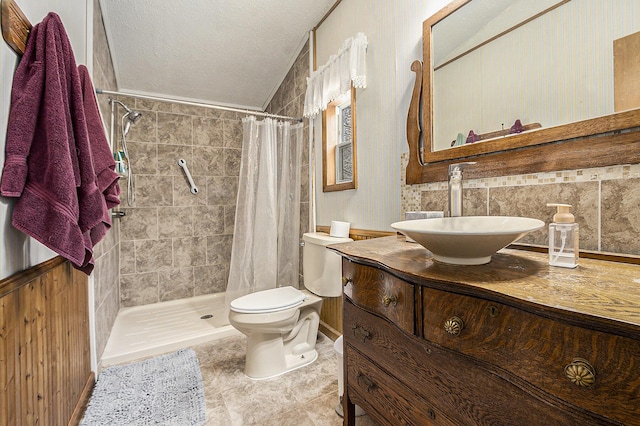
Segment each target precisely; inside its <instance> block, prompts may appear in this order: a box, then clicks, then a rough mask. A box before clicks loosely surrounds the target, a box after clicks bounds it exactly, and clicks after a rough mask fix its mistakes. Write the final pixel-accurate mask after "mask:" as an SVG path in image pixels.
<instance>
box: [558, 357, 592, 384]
mask: <svg viewBox="0 0 640 426" xmlns="http://www.w3.org/2000/svg"><path fill="white" fill-rule="evenodd" d="M564 374H566V376H567V378H568V379H569V380H571V381H572V382H573V383H575V384H576V385H578V386H580V387H582V388H588V387H589V386H593V384H594V383H595V382H596V369H595V368H593V365H591V364H589V361H587V360H586V359H582V358H574V359H573V362H572V363H571V364H569V365H567V366H566V367H565V368H564Z"/></svg>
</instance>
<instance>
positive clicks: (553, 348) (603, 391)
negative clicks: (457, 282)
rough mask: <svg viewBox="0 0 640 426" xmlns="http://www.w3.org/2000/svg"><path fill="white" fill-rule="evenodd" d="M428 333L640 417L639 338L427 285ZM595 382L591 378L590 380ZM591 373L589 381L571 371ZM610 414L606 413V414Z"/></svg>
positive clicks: (562, 391)
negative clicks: (579, 379) (575, 379)
mask: <svg viewBox="0 0 640 426" xmlns="http://www.w3.org/2000/svg"><path fill="white" fill-rule="evenodd" d="M422 297H423V324H422V326H423V335H424V338H425V339H426V340H428V341H431V342H434V343H437V344H439V345H442V346H444V347H447V348H451V349H454V350H456V351H459V352H461V353H464V354H466V355H470V356H472V357H475V358H477V359H480V360H483V361H486V362H488V363H491V364H493V365H497V366H498V367H500V368H502V369H504V370H507V371H509V372H511V373H513V374H515V375H516V376H518V377H520V378H521V379H522V380H524V381H526V382H528V383H531V384H533V385H534V386H536V387H538V388H540V389H542V390H543V391H545V392H548V393H549V394H551V395H554V396H556V397H558V398H560V399H562V400H564V401H567V402H569V403H571V404H574V405H576V406H579V407H582V408H585V409H587V410H589V411H592V412H594V413H599V414H600V415H602V416H604V417H606V418H607V419H611V420H612V421H619V422H622V423H628V422H629V421H630V420H629V419H636V420H637V419H638V418H640V404H639V403H638V401H640V374H639V373H638V371H640V342H639V341H638V340H634V339H629V338H625V337H620V336H616V335H611V334H607V333H602V332H598V331H593V330H588V329H586V328H582V327H578V326H574V325H570V324H565V323H562V322H560V321H556V320H553V319H550V318H545V317H541V316H538V315H535V314H532V313H529V312H525V311H522V310H520V309H517V308H513V307H509V306H506V305H502V304H499V303H494V302H491V301H487V300H484V299H478V298H474V297H470V296H464V295H458V294H453V293H447V292H443V291H439V290H434V289H429V288H423V291H422ZM592 373H594V378H593V383H587V382H590V381H591V380H592ZM576 374H577V375H579V376H583V377H585V381H584V382H585V383H584V385H583V386H581V385H577V384H575V383H574V382H572V381H571V380H570V379H569V376H572V377H575V375H576ZM603 422H604V420H603Z"/></svg>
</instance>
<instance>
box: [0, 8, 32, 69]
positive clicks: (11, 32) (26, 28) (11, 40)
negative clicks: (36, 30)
mask: <svg viewBox="0 0 640 426" xmlns="http://www.w3.org/2000/svg"><path fill="white" fill-rule="evenodd" d="M0 11H1V13H2V21H1V24H2V38H4V41H6V42H7V44H8V45H9V47H11V49H12V50H13V51H14V52H16V54H17V55H18V56H22V55H23V54H24V50H25V48H26V47H27V39H28V38H29V33H30V32H31V28H33V25H31V22H29V20H28V19H27V17H26V16H25V15H24V13H23V12H22V10H21V9H20V7H18V5H17V4H16V2H15V1H14V0H2V2H1V3H0Z"/></svg>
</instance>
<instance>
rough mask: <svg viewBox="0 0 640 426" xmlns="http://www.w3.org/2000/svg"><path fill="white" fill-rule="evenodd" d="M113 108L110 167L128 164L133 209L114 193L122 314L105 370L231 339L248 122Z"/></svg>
mask: <svg viewBox="0 0 640 426" xmlns="http://www.w3.org/2000/svg"><path fill="white" fill-rule="evenodd" d="M105 93H106V91H105ZM112 105H113V107H114V116H115V117H117V118H120V120H119V123H118V124H119V126H118V124H116V123H114V124H116V126H117V127H116V126H112V129H114V130H112V131H113V133H114V134H117V135H118V136H117V137H116V138H117V139H113V141H114V147H113V148H114V152H115V153H116V160H118V157H117V154H118V151H119V150H121V149H122V151H123V153H122V155H123V157H126V159H127V161H126V163H127V164H126V166H127V171H128V173H127V174H126V175H125V174H123V178H122V179H121V187H122V190H123V192H125V191H126V192H127V194H126V195H127V196H128V195H129V194H128V193H129V189H128V186H129V183H128V182H129V179H130V180H131V187H132V188H133V189H134V190H135V199H134V200H133V201H135V202H133V203H132V205H129V204H128V203H127V202H125V197H124V195H125V194H122V196H121V200H122V202H121V206H120V208H119V209H120V211H121V212H122V213H123V214H124V216H122V219H121V220H120V222H119V229H120V231H119V237H120V244H119V293H120V294H119V300H120V308H121V309H120V311H119V312H118V315H117V317H116V320H115V323H114V325H113V327H112V329H111V335H110V337H109V341H108V342H107V344H106V347H105V350H104V352H103V353H102V359H101V364H102V366H103V367H105V366H108V365H111V364H115V363H121V362H126V361H129V360H133V359H137V358H141V357H144V356H149V355H154V354H157V353H162V352H167V351H169V350H172V349H173V348H175V347H184V346H189V345H193V344H197V343H201V342H204V341H210V340H215V339H218V338H223V337H227V336H230V335H233V334H236V333H238V332H237V331H236V330H235V329H234V328H233V327H231V326H230V325H228V319H227V315H226V310H225V307H224V302H225V300H224V299H225V291H226V287H227V280H228V274H229V268H230V262H231V248H232V241H233V233H234V223H235V212H236V199H237V195H238V186H239V183H238V182H239V174H240V163H241V157H242V122H241V120H242V118H244V117H245V115H246V114H247V113H246V112H243V113H238V112H236V111H229V110H226V109H224V108H223V109H212V108H209V107H207V106H205V105H201V104H200V105H199V104H189V103H185V102H178V101H171V102H168V101H167V100H160V99H154V98H149V97H134V96H133V95H131V96H127V97H119V98H118V101H117V102H113V103H112ZM134 119H135V120H134ZM122 141H124V145H126V147H123V146H121V145H120V144H121V143H122ZM305 143H306V142H305ZM116 148H117V149H116ZM125 150H126V152H124V151H125ZM179 159H184V160H185V161H186V163H187V164H188V166H189V170H190V172H191V177H192V180H193V181H194V182H195V184H196V185H197V186H198V188H199V189H200V190H199V191H197V192H196V193H195V194H194V193H192V192H191V185H190V182H189V181H188V179H187V178H186V176H185V173H184V171H183V169H182V168H181V167H180V166H179V165H178V160H179ZM125 176H126V178H127V185H126V186H125V185H123V184H122V183H123V182H124V179H125ZM301 211H303V212H305V213H306V211H307V205H306V204H305V206H304V207H303V208H301ZM307 218H308V216H307V215H306V214H304V215H303V217H301V220H300V221H301V222H304V223H305V224H306V221H307ZM305 226H306V225H305ZM305 230H306V228H305Z"/></svg>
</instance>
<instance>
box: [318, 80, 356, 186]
mask: <svg viewBox="0 0 640 426" xmlns="http://www.w3.org/2000/svg"><path fill="white" fill-rule="evenodd" d="M355 135H356V123H355V89H353V88H352V89H351V91H350V93H346V94H344V95H343V96H341V97H340V98H338V99H336V100H335V101H333V102H331V103H330V104H329V105H328V106H327V110H326V111H325V112H324V113H323V114H322V166H323V167H322V168H323V173H322V174H323V185H322V190H323V191H324V192H332V191H344V190H347V189H356V187H357V182H356V176H357V173H356V138H355Z"/></svg>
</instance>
